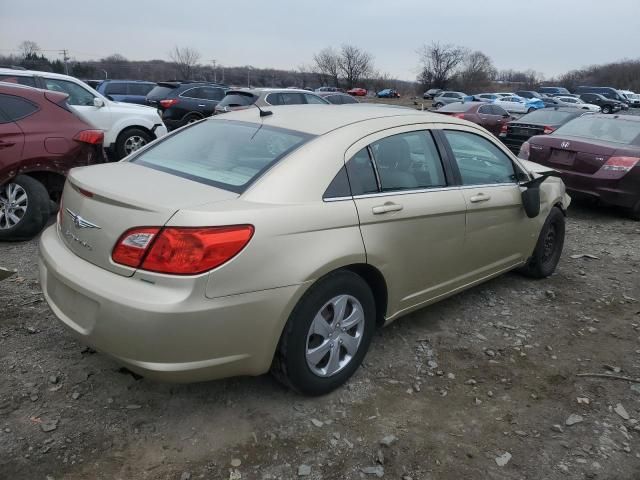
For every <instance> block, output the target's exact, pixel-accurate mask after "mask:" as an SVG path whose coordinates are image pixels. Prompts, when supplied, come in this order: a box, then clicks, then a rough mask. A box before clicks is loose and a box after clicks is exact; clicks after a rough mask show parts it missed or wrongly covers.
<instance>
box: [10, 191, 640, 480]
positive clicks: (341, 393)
mask: <svg viewBox="0 0 640 480" xmlns="http://www.w3.org/2000/svg"><path fill="white" fill-rule="evenodd" d="M37 249H38V247H37V242H36V241H35V240H34V241H31V242H26V243H5V244H0V263H1V264H3V265H4V266H7V267H10V268H14V269H17V271H18V273H17V274H16V275H15V276H14V277H12V278H10V279H8V280H4V281H3V282H1V283H0V479H2V480H4V479H12V480H14V479H28V480H39V479H42V480H45V479H46V480H51V479H55V480H59V479H123V480H125V479H126V480H128V479H175V480H188V479H200V478H202V479H235V480H238V479H278V478H280V479H292V478H310V479H320V478H322V479H360V478H379V477H383V478H390V479H404V480H406V479H409V478H411V479H431V480H436V479H445V480H461V479H513V480H521V479H545V480H553V479H598V480H600V479H612V480H613V479H615V480H627V479H628V480H634V479H635V480H637V479H638V478H640V424H639V423H638V420H640V383H631V382H628V381H623V380H613V379H608V378H604V379H603V378H596V377H579V376H577V374H578V373H599V374H607V375H618V376H628V377H633V378H638V377H640V302H638V300H637V299H640V223H638V222H633V221H630V220H627V219H626V218H625V217H624V216H623V215H622V214H621V213H620V212H618V211H617V210H615V209H605V208H602V207H594V206H590V205H586V204H576V203H575V202H574V204H573V205H572V207H571V209H570V212H569V218H568V230H567V241H566V245H565V252H564V255H563V257H562V260H561V263H560V265H559V268H558V271H557V274H555V275H554V276H552V277H551V278H549V279H547V280H542V281H532V280H529V279H526V278H523V277H521V276H519V275H517V274H515V273H512V274H507V275H504V276H502V277H500V278H497V279H495V280H493V281H490V282H488V283H486V284H484V285H482V286H479V287H477V288H474V289H472V290H470V291H467V292H465V293H463V294H460V295H458V296H456V297H453V298H451V299H448V300H446V301H443V302H441V303H439V304H437V305H434V306H432V307H429V308H426V309H424V310H421V311H419V312H417V313H414V314H412V315H410V316H408V317H405V318H403V319H401V320H399V321H398V322H396V323H394V324H393V325H391V326H389V327H388V328H385V329H382V330H381V331H379V333H378V334H377V335H376V337H375V339H374V341H373V344H372V348H371V350H370V352H369V354H368V355H367V357H366V359H365V364H364V367H363V368H361V369H360V370H359V371H358V372H357V373H356V375H355V376H354V377H353V378H352V380H351V381H350V382H349V383H348V384H347V385H346V386H345V387H344V388H341V389H339V390H338V391H336V392H334V393H332V394H330V395H327V396H325V397H321V398H304V397H301V396H298V395H296V394H294V393H291V392H289V391H287V390H285V389H283V388H282V387H281V386H280V385H279V384H277V383H276V382H275V381H274V380H273V379H272V378H271V377H270V376H268V375H265V376H262V377H258V378H234V379H229V380H223V381H217V382H209V383H201V384H194V385H170V384H160V383H155V382H153V381H148V380H146V379H144V378H139V377H134V376H133V375H132V374H130V373H128V372H127V371H125V370H122V369H120V367H119V365H118V364H116V363H115V362H114V361H112V360H111V359H109V358H108V357H106V356H104V355H102V354H100V353H95V352H92V351H90V350H88V349H86V348H85V347H84V346H83V345H81V344H79V343H78V342H76V341H75V340H74V339H73V337H72V336H71V335H70V334H69V333H68V332H67V331H65V330H64V329H63V328H62V326H61V324H60V322H59V321H57V320H56V319H55V318H54V316H53V314H52V313H51V312H50V311H49V309H48V307H47V305H46V302H44V300H43V298H42V295H41V292H40V287H39V284H38V275H37V265H36V258H37ZM580 254H590V255H593V256H595V257H597V258H585V257H582V258H572V255H574V256H575V255H580ZM572 420H573V421H576V423H574V424H572V425H567V423H573V422H572ZM501 465H502V466H501Z"/></svg>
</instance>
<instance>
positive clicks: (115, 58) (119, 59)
mask: <svg viewBox="0 0 640 480" xmlns="http://www.w3.org/2000/svg"><path fill="white" fill-rule="evenodd" d="M100 61H101V62H104V63H127V61H128V60H127V57H125V56H124V55H122V54H120V53H112V54H111V55H109V56H108V57H104V58H103V59H101V60H100Z"/></svg>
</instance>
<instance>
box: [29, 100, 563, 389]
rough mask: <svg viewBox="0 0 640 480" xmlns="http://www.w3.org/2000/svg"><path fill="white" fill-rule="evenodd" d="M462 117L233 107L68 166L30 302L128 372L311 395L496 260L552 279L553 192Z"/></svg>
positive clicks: (499, 269) (339, 379) (542, 175)
mask: <svg viewBox="0 0 640 480" xmlns="http://www.w3.org/2000/svg"><path fill="white" fill-rule="evenodd" d="M554 175H556V174H555V172H553V171H551V170H550V169H549V168H548V167H541V166H539V165H536V164H534V163H531V162H528V161H525V160H519V159H517V158H515V157H514V156H513V155H512V154H511V153H510V152H509V150H508V149H507V148H506V147H504V146H503V145H501V144H500V143H499V142H498V141H497V139H496V138H495V137H493V136H492V135H491V134H489V133H488V132H487V131H486V130H484V129H482V128H480V127H478V126H477V125H475V124H472V123H469V122H466V121H464V120H458V119H456V118H452V117H444V116H442V115H438V114H431V113H425V112H417V111H411V110H403V109H391V108H382V107H376V106H370V107H368V106H361V107H360V108H348V109H336V108H335V107H333V106H323V105H307V106H303V107H300V106H282V107H274V108H272V110H271V111H264V110H263V111H260V110H258V109H248V110H243V111H238V112H231V113H228V114H225V115H221V116H216V117H213V118H210V119H207V120H205V121H202V122H198V123H195V124H192V125H188V126H186V127H184V128H182V129H180V130H178V131H176V132H174V133H173V134H171V135H168V136H166V137H164V138H163V139H161V140H160V141H158V142H154V143H153V144H150V145H148V146H147V147H145V148H143V149H141V150H139V151H137V152H135V153H134V154H133V155H130V156H129V157H127V158H126V159H125V160H124V161H122V162H119V163H112V164H105V165H98V166H92V167H86V168H77V169H74V170H72V171H71V172H70V174H69V177H68V181H67V183H66V186H65V189H64V193H63V199H62V206H61V209H60V213H59V217H58V220H57V223H56V224H55V225H53V226H51V227H50V228H49V229H48V230H46V231H45V233H44V234H43V236H42V239H41V244H40V255H41V261H40V275H41V280H42V286H43V290H44V294H45V297H46V299H47V302H48V303H49V305H50V306H51V308H52V310H53V312H54V313H55V314H56V316H57V317H59V318H60V320H61V321H62V322H63V323H64V324H65V325H66V326H67V327H68V328H69V329H70V330H71V331H73V332H74V333H75V334H76V335H77V336H78V337H79V338H80V339H81V340H82V341H83V342H85V343H86V344H88V345H91V346H92V347H94V348H95V349H97V350H99V351H101V352H104V353H106V354H108V355H110V356H112V357H113V358H115V359H116V361H117V362H119V363H121V364H123V365H125V366H127V367H128V368H129V369H131V370H132V371H135V372H138V373H140V374H143V375H146V376H148V377H152V378H157V379H160V380H168V381H186V382H190V381H201V380H209V379H215V378H221V377H226V376H231V375H259V374H262V373H265V372H268V371H269V370H271V371H272V372H273V373H274V374H275V376H276V377H277V378H278V379H279V380H281V381H282V382H283V383H285V384H286V385H288V386H290V387H292V388H294V389H295V390H297V391H299V392H302V393H304V394H310V395H318V394H323V393H326V392H329V391H331V390H332V389H334V388H336V387H338V386H339V385H341V384H342V383H343V382H345V381H346V380H347V379H348V378H349V377H350V376H351V375H352V374H353V373H354V371H355V370H356V369H357V368H358V366H359V365H360V363H362V360H363V357H364V356H365V354H366V352H367V349H368V348H369V344H370V342H371V338H372V335H373V333H374V331H375V329H376V328H377V327H380V326H382V325H384V324H387V323H390V322H392V321H394V320H396V319H397V318H399V317H401V316H403V315H406V314H407V313H409V312H411V311H414V310H416V309H418V308H421V307H424V306H426V305H429V304H431V303H434V302H436V301H438V300H441V299H443V298H445V297H448V296H450V295H453V294H455V293H457V292H460V291H462V290H464V289H466V288H469V287H472V286H474V285H477V284H479V283H481V282H483V281H485V280H488V279H490V278H492V277H495V276H497V275H500V274H502V273H504V272H506V271H509V270H512V269H516V268H518V269H520V270H521V271H523V272H524V273H525V274H528V275H529V276H532V277H537V278H542V277H546V276H548V275H550V274H551V273H552V272H553V271H554V269H555V267H556V264H557V263H558V260H559V258H560V255H561V251H562V246H563V241H564V211H565V210H566V208H567V206H568V203H569V197H568V196H566V195H565V188H564V185H563V183H562V181H561V180H560V179H559V178H557V177H556V176H554Z"/></svg>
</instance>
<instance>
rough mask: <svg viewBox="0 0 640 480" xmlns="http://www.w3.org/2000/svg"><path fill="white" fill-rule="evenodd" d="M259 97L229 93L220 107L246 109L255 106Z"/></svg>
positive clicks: (249, 94)
mask: <svg viewBox="0 0 640 480" xmlns="http://www.w3.org/2000/svg"><path fill="white" fill-rule="evenodd" d="M257 99H258V97H256V96H255V95H252V94H251V93H228V94H227V95H225V97H224V98H223V99H222V100H221V101H220V103H219V104H218V106H219V107H246V106H249V105H253V104H254V103H255V102H256V100H257Z"/></svg>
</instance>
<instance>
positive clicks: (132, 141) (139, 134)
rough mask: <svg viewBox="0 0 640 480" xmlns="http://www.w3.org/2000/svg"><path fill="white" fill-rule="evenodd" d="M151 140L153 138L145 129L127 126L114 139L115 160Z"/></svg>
mask: <svg viewBox="0 0 640 480" xmlns="http://www.w3.org/2000/svg"><path fill="white" fill-rule="evenodd" d="M151 140H153V137H152V136H151V135H150V134H149V132H147V131H146V130H142V129H140V128H127V129H126V130H125V131H124V132H121V133H120V135H118V139H117V140H116V155H117V160H121V159H123V158H124V157H126V156H127V155H129V154H131V153H133V152H135V151H136V150H138V149H139V148H142V147H144V146H145V145H146V144H147V143H149V142H150V141H151Z"/></svg>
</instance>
